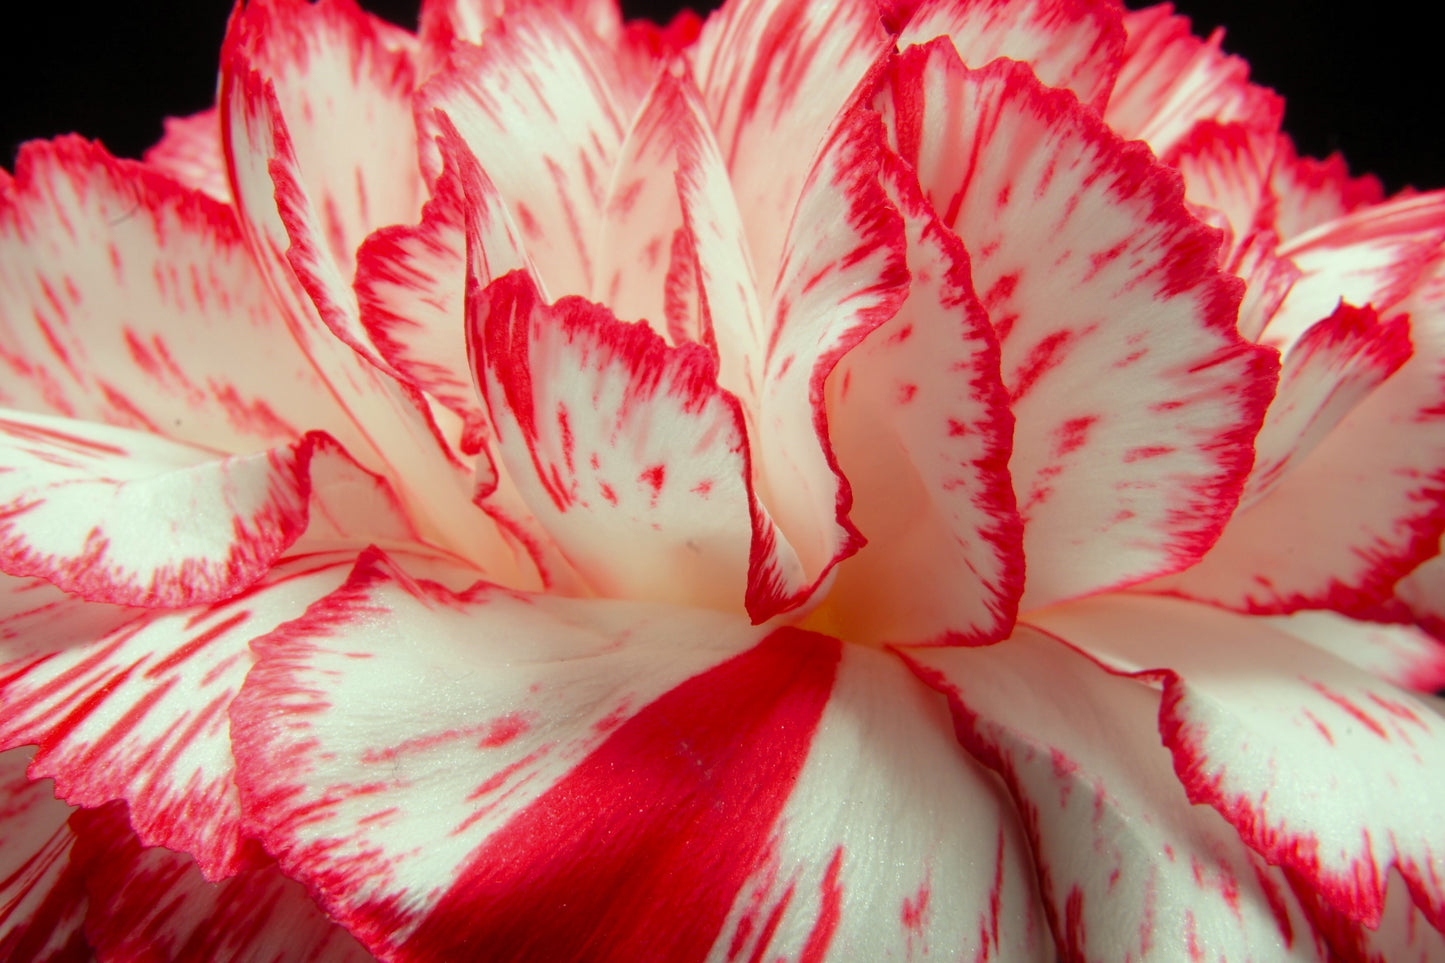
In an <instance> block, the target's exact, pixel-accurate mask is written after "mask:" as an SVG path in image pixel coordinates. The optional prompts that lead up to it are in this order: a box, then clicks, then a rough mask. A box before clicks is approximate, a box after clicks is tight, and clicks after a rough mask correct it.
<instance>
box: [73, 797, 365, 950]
mask: <svg viewBox="0 0 1445 963" xmlns="http://www.w3.org/2000/svg"><path fill="white" fill-rule="evenodd" d="M132 818H134V817H132ZM70 825H71V829H72V830H73V832H74V833H75V836H76V844H75V847H74V852H75V860H76V862H77V864H78V865H80V866H81V867H83V869H84V873H85V888H86V890H87V892H88V893H89V895H90V904H89V911H88V912H87V913H86V918H85V929H86V933H87V934H88V935H90V937H91V940H92V942H93V943H94V945H95V949H96V952H97V953H98V954H99V955H100V958H101V959H104V960H113V961H127V963H129V961H135V963H141V961H151V960H166V961H168V963H251V961H256V960H265V961H267V963H372V960H373V957H372V956H371V954H370V953H367V952H366V951H365V950H364V949H362V947H361V945H360V944H359V943H357V942H356V940H355V939H354V938H353V937H352V936H351V935H350V934H349V933H347V932H346V930H344V929H342V928H341V927H340V926H338V925H337V924H335V923H333V922H332V921H331V920H329V919H327V918H326V916H325V915H324V914H322V912H321V911H320V910H319V909H317V908H316V904H315V903H314V902H312V900H311V898H310V896H308V895H307V893H306V891H305V890H304V889H303V888H302V887H301V885H300V884H299V883H295V882H293V881H291V880H289V879H287V878H286V877H285V876H283V875H281V873H280V872H279V871H278V870H277V869H276V867H275V865H274V864H273V863H272V862H271V861H270V860H269V859H266V858H265V857H264V856H260V855H259V854H258V855H257V857H256V860H257V862H256V865H254V866H253V867H250V868H248V869H246V870H244V871H242V872H241V873H240V874H239V875H237V876H234V877H232V878H230V879H227V880H223V881H221V882H219V883H210V882H207V881H206V879H205V878H204V877H203V876H202V875H201V873H200V872H199V871H197V869H196V864H195V863H193V862H192V861H191V860H190V859H189V858H188V857H186V856H184V855H182V854H180V853H173V852H171V851H170V850H167V849H164V848H161V847H159V846H153V847H150V848H147V847H145V846H143V845H142V844H141V842H140V840H139V839H137V838H136V836H135V834H134V833H132V832H131V828H130V824H129V822H128V821H127V819H126V810H125V807H124V806H120V805H112V806H107V807H105V808H103V809H92V810H82V811H80V812H78V813H76V814H75V815H74V816H72V817H71V822H70Z"/></svg>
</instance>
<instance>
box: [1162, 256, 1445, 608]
mask: <svg viewBox="0 0 1445 963" xmlns="http://www.w3.org/2000/svg"><path fill="white" fill-rule="evenodd" d="M1402 313H1403V314H1407V315H1408V316H1409V340H1410V343H1411V346H1412V349H1413V350H1412V353H1411V355H1410V357H1409V360H1408V361H1406V362H1405V363H1404V364H1403V365H1401V366H1400V367H1399V369H1398V370H1397V371H1395V373H1394V374H1393V375H1391V376H1390V377H1389V378H1388V380H1385V381H1384V382H1383V383H1382V384H1378V386H1377V387H1375V388H1374V390H1373V391H1371V392H1370V393H1369V395H1368V396H1367V397H1365V398H1363V399H1361V400H1359V401H1358V402H1357V403H1356V404H1355V405H1354V407H1353V408H1352V409H1350V410H1349V412H1348V414H1346V415H1345V416H1344V418H1343V419H1342V420H1341V421H1339V423H1338V424H1336V425H1335V426H1334V429H1333V430H1332V431H1330V432H1329V434H1328V435H1326V436H1325V437H1324V438H1323V439H1322V440H1320V441H1319V442H1318V444H1316V445H1315V447H1314V449H1313V450H1312V451H1310V452H1309V453H1308V454H1307V455H1305V456H1304V457H1303V458H1300V459H1297V463H1295V464H1292V465H1291V467H1290V470H1289V472H1288V473H1287V474H1283V475H1280V476H1279V477H1278V479H1277V480H1276V481H1274V483H1273V488H1272V489H1270V490H1269V492H1268V494H1267V495H1265V496H1264V497H1263V498H1262V499H1260V500H1259V501H1257V502H1255V503H1254V505H1253V506H1252V507H1249V508H1247V509H1244V510H1241V511H1240V512H1238V513H1237V514H1235V515H1234V517H1233V518H1232V519H1231V520H1230V522H1229V525H1228V527H1227V528H1226V529H1225V530H1224V533H1223V535H1221V536H1220V539H1219V541H1218V542H1217V543H1215V545H1214V547H1213V548H1212V549H1211V550H1210V552H1209V554H1208V555H1206V556H1205V558H1204V559H1203V561H1201V562H1200V563H1199V564H1198V565H1196V566H1194V567H1193V568H1191V569H1189V570H1188V571H1186V572H1182V573H1180V574H1178V575H1175V576H1170V577H1169V578H1166V579H1163V580H1161V581H1160V582H1159V583H1157V585H1155V586H1152V587H1153V588H1157V589H1159V590H1162V591H1168V592H1170V593H1174V594H1179V595H1185V596H1188V597H1189V598H1195V599H1200V600H1203V601H1210V602H1215V603H1217V604H1221V605H1226V606H1228V607H1231V608H1236V609H1241V610H1244V611H1250V612H1256V613H1259V614H1281V613H1285V612H1292V611H1296V610H1298V609H1301V608H1333V609H1337V610H1340V611H1360V610H1362V609H1365V608H1368V607H1370V606H1372V605H1376V604H1379V603H1381V602H1383V601H1384V600H1385V599H1386V598H1388V595H1389V592H1390V589H1391V587H1392V586H1393V585H1394V583H1395V582H1396V581H1397V580H1398V579H1399V578H1400V577H1401V576H1402V575H1404V574H1405V573H1407V572H1409V571H1410V570H1411V569H1413V568H1415V567H1416V566H1417V565H1419V564H1420V563H1421V562H1423V561H1424V560H1425V559H1427V558H1429V557H1430V556H1432V555H1434V554H1436V552H1437V551H1438V549H1439V539H1440V534H1441V530H1442V528H1445V513H1442V512H1441V510H1440V503H1441V497H1442V491H1445V469H1442V465H1445V260H1442V261H1441V262H1440V263H1438V264H1437V265H1436V266H1435V268H1434V270H1433V273H1432V274H1431V275H1429V276H1427V279H1426V280H1425V281H1424V282H1422V283H1420V284H1419V285H1418V288H1417V290H1416V291H1415V292H1414V293H1413V294H1410V295H1409V297H1408V298H1407V299H1406V300H1404V301H1398V302H1395V303H1394V306H1393V307H1392V308H1391V309H1390V314H1389V315H1387V317H1397V316H1399V315H1400V314H1402ZM1348 316H1349V312H1348V311H1347V312H1346V313H1345V314H1342V315H1339V316H1337V319H1338V318H1345V317H1348ZM1356 317H1357V318H1358V317H1359V316H1358V315H1356ZM1352 327H1356V328H1357V327H1358V326H1355V325H1352V324H1344V325H1343V328H1342V330H1343V331H1348V330H1350V329H1351V328H1352ZM1388 328H1389V324H1386V325H1383V326H1381V327H1380V328H1379V329H1371V328H1368V327H1367V328H1365V329H1364V330H1363V331H1362V332H1358V336H1350V337H1348V338H1346V339H1345V340H1344V341H1339V340H1336V338H1335V336H1334V335H1331V334H1330V333H1329V332H1330V330H1331V325H1330V324H1327V325H1326V327H1325V328H1322V329H1318V332H1319V335H1320V337H1321V341H1320V345H1321V347H1324V346H1327V345H1329V344H1331V343H1333V344H1334V345H1335V347H1334V348H1326V350H1325V352H1324V354H1322V355H1321V356H1320V359H1319V360H1320V361H1323V362H1328V363H1333V362H1337V361H1342V360H1343V359H1344V358H1346V357H1349V356H1350V354H1351V351H1350V348H1349V345H1350V343H1351V341H1354V342H1355V343H1356V344H1357V345H1360V346H1362V347H1363V348H1364V352H1365V353H1364V355H1363V356H1360V357H1359V358H1358V360H1360V361H1363V360H1365V359H1366V358H1367V357H1368V356H1369V354H1370V353H1372V351H1373V349H1371V348H1369V344H1370V343H1371V342H1372V341H1373V340H1375V338H1376V337H1379V338H1381V339H1382V340H1381V341H1380V345H1379V346H1380V348H1381V349H1382V350H1383V354H1382V355H1381V358H1382V361H1381V364H1380V365H1379V366H1377V367H1376V368H1375V369H1374V372H1373V374H1372V373H1370V370H1369V368H1368V367H1364V368H1361V367H1360V366H1358V365H1356V364H1355V362H1351V366H1352V367H1355V370H1357V371H1358V372H1359V377H1360V378H1362V379H1363V380H1362V381H1361V382H1360V383H1359V384H1358V387H1365V386H1368V384H1369V383H1370V382H1371V381H1373V380H1376V379H1377V378H1378V377H1379V376H1380V375H1382V374H1384V373H1385V372H1386V371H1388V368H1389V366H1390V364H1393V363H1394V362H1393V361H1390V360H1389V358H1390V356H1391V354H1392V353H1393V354H1394V356H1395V357H1398V349H1397V348H1390V347H1389V346H1388V345H1389V342H1391V341H1395V342H1396V344H1398V336H1397V334H1390V333H1389V331H1388ZM1372 331H1377V332H1378V334H1375V333H1371V332H1372ZM1266 334H1268V332H1266ZM1301 343H1302V344H1303V342H1301ZM1292 350H1309V348H1308V346H1306V347H1305V348H1303V349H1302V348H1301V347H1300V346H1299V345H1297V346H1296V347H1295V348H1294V349H1292ZM1332 356H1333V357H1332ZM1286 363H1287V364H1288V359H1287V361H1286ZM1311 366H1312V363H1311V362H1308V361H1307V362H1305V363H1304V364H1302V365H1301V366H1300V367H1301V368H1302V369H1303V373H1304V374H1308V373H1310V372H1309V369H1310V367H1311ZM1342 400H1348V399H1347V398H1345V399H1342ZM1278 403H1283V404H1288V397H1287V396H1286V395H1283V394H1282V395H1281V400H1280V402H1278ZM1324 411H1325V412H1326V413H1327V418H1328V417H1334V415H1336V414H1339V412H1338V411H1335V412H1333V413H1329V407H1328V406H1326V408H1325V409H1324ZM1289 417H1290V416H1289V415H1285V416H1284V417H1283V418H1282V419H1281V421H1284V420H1287V419H1288V418H1289ZM1263 443H1264V444H1271V442H1270V439H1269V438H1268V437H1265V438H1264V439H1263ZM1268 470H1269V468H1268V466H1267V465H1265V464H1263V463H1262V464H1261V472H1268ZM1262 478H1263V476H1262ZM1265 480H1267V479H1265ZM1322 520H1327V521H1326V522H1325V524H1323V525H1322V524H1321V521H1322Z"/></svg>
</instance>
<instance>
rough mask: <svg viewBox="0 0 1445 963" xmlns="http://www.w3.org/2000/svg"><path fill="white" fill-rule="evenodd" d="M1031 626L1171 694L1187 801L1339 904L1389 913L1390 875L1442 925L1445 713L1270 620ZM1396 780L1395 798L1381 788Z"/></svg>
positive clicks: (1148, 612) (1164, 610) (1083, 620)
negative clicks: (1440, 807)
mask: <svg viewBox="0 0 1445 963" xmlns="http://www.w3.org/2000/svg"><path fill="white" fill-rule="evenodd" d="M1030 621H1031V622H1034V623H1036V624H1037V625H1039V627H1041V628H1044V629H1046V630H1047V631H1049V632H1051V633H1053V634H1056V635H1058V636H1059V637H1060V638H1063V639H1065V640H1067V641H1068V642H1069V643H1070V644H1071V645H1074V646H1077V647H1079V648H1080V649H1082V650H1083V651H1085V652H1087V653H1088V654H1090V655H1091V656H1093V657H1094V658H1096V659H1098V660H1100V661H1101V662H1103V663H1104V664H1106V665H1108V666H1110V667H1111V668H1113V669H1114V670H1115V671H1120V672H1129V673H1137V674H1139V675H1140V676H1141V677H1143V678H1146V679H1150V680H1154V681H1156V682H1158V683H1159V684H1161V685H1162V687H1163V690H1164V701H1163V705H1162V707H1161V708H1160V711H1159V728H1160V732H1161V733H1162V735H1163V737H1164V744H1165V745H1166V746H1168V747H1169V749H1170V751H1171V752H1172V753H1173V754H1174V769H1175V772H1176V773H1178V775H1179V778H1180V780H1181V781H1182V782H1183V783H1184V788H1185V789H1186V791H1187V792H1188V793H1189V798H1190V800H1191V801H1192V802H1194V803H1207V804H1209V805H1211V806H1213V807H1214V808H1215V809H1217V810H1218V811H1219V812H1220V813H1222V814H1223V815H1224V817H1225V818H1226V819H1228V820H1229V821H1230V822H1231V823H1233V824H1234V827H1235V828H1236V829H1237V830H1239V833H1240V836H1241V837H1242V838H1243V839H1244V841H1245V842H1246V843H1248V844H1249V845H1250V846H1251V847H1253V848H1254V849H1255V850H1256V851H1258V852H1259V853H1260V854H1261V855H1263V856H1264V857H1265V859H1267V860H1269V861H1270V862H1271V863H1272V864H1275V865H1278V866H1280V867H1282V868H1284V869H1285V870H1287V871H1289V872H1292V873H1295V874H1298V876H1299V877H1300V878H1301V879H1302V880H1303V881H1304V882H1305V884H1306V885H1307V886H1308V887H1309V888H1310V889H1312V890H1313V891H1315V892H1317V893H1318V895H1319V897H1320V899H1322V900H1323V901H1324V902H1325V903H1326V904H1328V905H1329V906H1331V907H1332V908H1333V909H1334V910H1335V911H1337V912H1339V913H1342V914H1344V915H1345V916H1347V917H1348V918H1350V919H1352V920H1356V921H1358V922H1360V923H1363V924H1365V925H1366V926H1371V927H1373V926H1375V925H1376V923H1377V922H1378V921H1379V919H1380V914H1381V910H1382V907H1383V905H1384V899H1385V882H1386V877H1387V874H1388V873H1389V871H1390V869H1391V868H1394V869H1397V870H1399V872H1400V874H1401V875H1402V876H1403V877H1404V878H1405V880H1406V882H1407V883H1408V884H1409V888H1410V894H1411V897H1412V898H1413V899H1414V901H1415V903H1416V905H1418V906H1419V907H1420V909H1421V910H1422V911H1423V912H1424V914H1425V916H1426V917H1427V918H1428V919H1429V920H1430V923H1431V925H1433V926H1434V927H1435V928H1436V929H1441V928H1445V872H1442V868H1441V867H1442V865H1445V840H1442V839H1441V838H1440V824H1439V821H1438V820H1436V819H1435V818H1434V812H1435V800H1436V799H1438V798H1439V797H1440V794H1441V792H1442V791H1445V718H1442V717H1441V716H1440V715H1439V714H1437V713H1436V712H1435V711H1434V710H1432V709H1430V708H1429V707H1427V706H1425V705H1423V704H1421V703H1420V702H1419V701H1418V700H1416V698H1415V697H1413V696H1411V695H1410V694H1409V693H1406V692H1403V691H1401V690H1399V689H1396V688H1395V687H1394V686H1391V685H1390V684H1388V683H1386V682H1381V681H1379V680H1376V679H1374V678H1371V677H1370V676H1369V675H1367V674H1366V673H1364V672H1361V671H1360V670H1358V669H1356V668H1355V667H1353V666H1351V665H1349V664H1347V663H1344V662H1341V661H1340V660H1338V659H1336V658H1334V657H1333V656H1331V655H1329V654H1328V653H1326V652H1325V651H1323V650H1321V649H1317V648H1315V647H1313V646H1311V645H1308V644H1307V643H1305V642H1301V641H1299V640H1298V639H1295V638H1293V637H1292V636H1290V635H1288V634H1285V633H1283V632H1280V631H1279V630H1278V629H1276V628H1274V627H1272V626H1270V625H1269V624H1268V623H1266V622H1264V621H1262V620H1259V619H1254V618H1251V617H1250V616H1244V615H1237V614H1234V613H1229V612H1224V611H1222V610H1219V609H1216V608H1212V607H1209V606H1203V605H1197V604H1194V603H1189V602H1182V601H1178V600H1174V599H1158V598H1143V597H1132V598H1131V597H1126V596H1115V597H1111V598H1098V599H1089V600H1086V601H1082V602H1076V603H1073V604H1070V605H1068V606H1061V607H1058V608H1055V609H1053V610H1051V611H1049V612H1040V613H1034V614H1032V615H1031V616H1030ZM1384 786H1388V787H1390V788H1389V791H1388V792H1382V791H1381V787H1384Z"/></svg>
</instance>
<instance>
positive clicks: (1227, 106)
mask: <svg viewBox="0 0 1445 963" xmlns="http://www.w3.org/2000/svg"><path fill="white" fill-rule="evenodd" d="M1124 29H1125V31H1126V32H1127V34H1128V40H1127V41H1126V42H1125V45H1124V63H1123V66H1122V67H1121V68H1120V70H1119V78H1118V80H1117V81H1116V82H1115V84H1114V92H1113V94H1112V95H1110V97H1109V105H1108V107H1107V108H1105V110H1104V120H1105V122H1106V123H1108V125H1109V127H1110V128H1111V129H1113V130H1115V131H1117V132H1118V133H1119V134H1120V135H1122V136H1123V137H1125V138H1127V139H1129V140H1142V141H1145V142H1147V143H1148V144H1149V146H1150V148H1152V149H1153V151H1154V153H1155V154H1156V155H1157V156H1159V157H1164V156H1166V155H1168V154H1169V153H1170V151H1172V150H1173V149H1174V147H1175V146H1176V145H1177V144H1179V142H1180V141H1182V140H1183V139H1184V138H1185V137H1187V136H1188V134H1189V132H1190V131H1191V130H1192V129H1193V127H1194V125H1195V124H1196V123H1199V122H1200V121H1213V122H1215V123H1219V124H1229V123H1235V122H1238V123H1242V124H1244V125H1246V126H1248V127H1251V128H1256V129H1260V130H1265V131H1277V130H1279V124H1280V120H1281V118H1282V117H1283V114H1284V100H1283V99H1282V98H1281V97H1280V96H1279V95H1278V94H1276V93H1275V92H1274V91H1272V90H1269V89H1267V88H1265V87H1260V86H1258V85H1256V84H1252V83H1250V82H1249V64H1247V63H1245V62H1244V61H1243V60H1242V59H1240V58H1239V57H1233V56H1229V55H1226V54H1225V53H1224V51H1223V50H1222V49H1221V46H1222V44H1223V42H1224V31H1223V30H1222V29H1221V30H1215V31H1214V33H1212V34H1210V35H1209V39H1207V40H1200V39H1199V38H1198V37H1196V36H1194V34H1193V33H1192V32H1191V30H1190V25H1189V18H1188V17H1181V16H1177V15H1175V13H1174V9H1173V7H1172V6H1171V5H1170V4H1168V3H1161V4H1158V5H1156V6H1152V7H1145V8H1144V9H1143V10H1131V11H1129V12H1128V13H1126V14H1125V15H1124Z"/></svg>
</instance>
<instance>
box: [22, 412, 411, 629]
mask: <svg viewBox="0 0 1445 963" xmlns="http://www.w3.org/2000/svg"><path fill="white" fill-rule="evenodd" d="M313 518H314V519H315V520H316V522H317V523H318V524H316V525H315V530H314V531H313V536H317V537H319V536H323V535H325V536H337V535H341V536H359V537H362V538H368V537H369V538H373V539H381V540H392V541H394V540H398V539H402V540H404V539H407V538H408V537H409V536H411V535H412V530H411V527H410V524H409V523H408V521H407V519H406V517H405V516H404V515H403V514H401V513H400V511H399V510H398V507H397V504H396V500H395V497H394V496H393V495H392V493H391V491H390V489H389V488H388V487H387V485H386V483H385V482H384V481H383V480H381V479H378V478H376V477H374V476H372V475H370V474H368V473H367V472H364V471H362V470H361V469H360V468H358V467H357V466H356V464H355V463H354V462H353V461H351V459H350V458H349V457H348V456H347V455H346V453H345V452H343V451H341V450H340V448H338V447H337V445H336V443H335V442H333V441H332V440H331V439H330V438H329V437H328V436H327V435H324V434H321V433H315V434H309V435H306V436H304V437H302V438H301V439H300V440H299V441H297V442H296V443H295V444H292V445H286V446H281V447H278V448H274V449H272V450H270V451H263V452H260V453H258V454H254V455H232V456H229V457H217V456H216V454H215V453H214V452H210V451H207V450H205V449H202V448H197V447H195V446H192V445H183V444H180V443H178V442H173V441H168V440H166V439H164V438H159V437H157V436H155V435H151V434H148V433H145V432H138V431H128V430H125V429H121V428H110V427H107V426H104V425H96V424H93V423H87V422H80V421H73V420H69V419H61V418H54V417H51V416H46V415H26V414H22V413H21V412H10V413H8V414H3V415H0V570H3V571H4V572H5V573H6V574H8V575H13V576H18V577H28V576H39V577H42V578H45V579H48V580H49V581H51V582H53V583H54V584H56V585H57V586H59V587H60V588H63V589H65V590H66V591H69V592H74V593H76V594H77V595H81V596H83V597H84V598H86V599H88V600H90V601H95V602H111V603H114V604H118V605H148V606H157V607H169V608H175V607H179V606H184V605H192V604H195V603H197V602H213V601H216V600H218V599H223V598H227V597H229V596H231V595H234V594H235V593H236V592H239V591H241V590H242V589H244V588H246V587H247V586H249V585H251V584H252V583H253V582H255V581H256V580H257V579H258V578H260V577H261V576H263V575H264V574H265V573H266V572H267V571H268V570H269V569H270V567H271V565H272V564H273V563H274V562H275V560H276V559H277V558H278V557H279V556H280V555H281V553H282V552H283V551H285V550H286V549H287V548H288V547H290V546H291V545H292V544H293V543H294V542H295V541H296V540H297V539H298V538H299V537H300V536H301V534H302V533H303V532H305V531H307V530H308V526H309V525H311V523H312V520H313Z"/></svg>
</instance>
